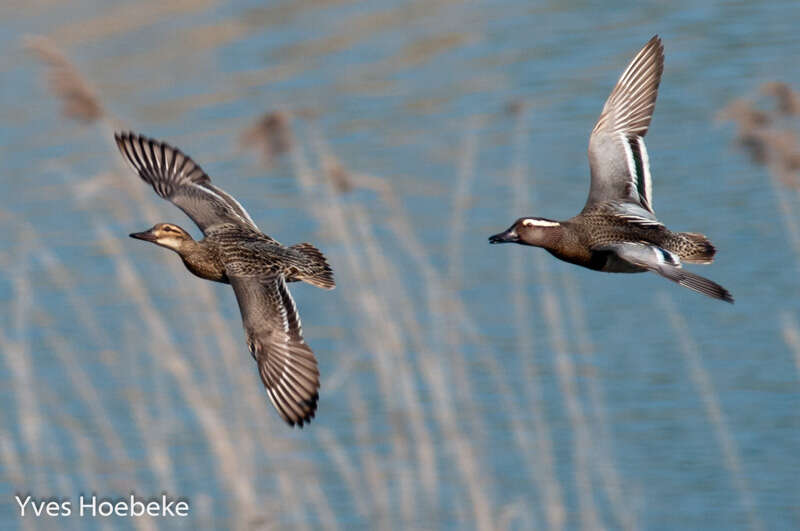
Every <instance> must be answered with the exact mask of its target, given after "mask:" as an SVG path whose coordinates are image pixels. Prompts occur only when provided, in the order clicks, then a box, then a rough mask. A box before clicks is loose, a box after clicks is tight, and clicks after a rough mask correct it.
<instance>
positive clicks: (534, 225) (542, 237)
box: [489, 218, 561, 247]
mask: <svg viewBox="0 0 800 531" xmlns="http://www.w3.org/2000/svg"><path fill="white" fill-rule="evenodd" d="M560 229H561V223H559V222H558V221H553V220H552V219H545V218H519V219H518V220H517V221H515V222H514V224H513V225H511V227H509V228H508V230H506V231H505V232H501V233H499V234H495V235H494V236H489V243H520V244H523V245H536V246H539V247H542V246H545V245H546V244H547V242H549V241H551V240H552V239H553V237H554V236H556V234H559V233H560V232H561V231H560Z"/></svg>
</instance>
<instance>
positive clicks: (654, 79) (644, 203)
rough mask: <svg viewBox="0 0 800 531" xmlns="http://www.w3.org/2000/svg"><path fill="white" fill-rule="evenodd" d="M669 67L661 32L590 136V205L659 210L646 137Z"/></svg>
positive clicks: (614, 93) (622, 79) (630, 69)
mask: <svg viewBox="0 0 800 531" xmlns="http://www.w3.org/2000/svg"><path fill="white" fill-rule="evenodd" d="M663 70H664V46H663V45H662V44H661V39H659V38H658V35H656V36H655V37H653V38H652V39H650V41H649V42H648V43H647V44H646V45H645V46H644V48H642V49H641V51H639V53H638V54H636V57H634V58H633V61H631V63H630V64H629V65H628V68H626V69H625V72H623V73H622V76H621V77H620V78H619V81H618V82H617V85H616V86H615V87H614V90H612V91H611V95H610V96H609V97H608V100H607V101H606V104H605V105H604V106H603V112H602V113H601V114H600V118H598V120H597V123H596V124H595V126H594V129H593V130H592V134H591V136H590V137H589V168H590V169H591V173H592V184H591V187H590V189H589V198H588V199H587V200H586V206H585V207H584V208H585V209H586V208H588V207H590V206H592V205H594V204H596V203H602V202H606V201H623V202H630V203H634V204H636V205H639V206H641V207H642V208H644V209H645V210H646V211H648V212H650V213H651V214H653V199H652V187H653V186H652V181H651V178H650V162H649V160H648V157H647V148H646V147H645V145H644V136H645V135H646V134H647V128H648V127H649V126H650V118H651V117H652V116H653V109H654V108H655V105H656V96H657V94H658V84H659V82H660V81H661V73H662V71H663Z"/></svg>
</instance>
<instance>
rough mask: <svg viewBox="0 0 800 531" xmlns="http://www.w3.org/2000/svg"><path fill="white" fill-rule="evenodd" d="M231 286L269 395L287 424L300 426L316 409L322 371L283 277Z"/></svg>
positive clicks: (236, 281)
mask: <svg viewBox="0 0 800 531" xmlns="http://www.w3.org/2000/svg"><path fill="white" fill-rule="evenodd" d="M230 282H231V286H233V291H234V292H235V293H236V300H237V301H238V302H239V310H240V311H241V314H242V323H243V325H244V330H245V334H246V335H247V346H248V348H249V349H250V353H251V354H252V355H253V358H255V360H256V363H258V372H259V373H260V375H261V381H262V382H264V386H265V387H266V388H267V395H268V396H269V399H270V401H271V402H272V405H274V406H275V409H277V410H278V413H280V415H281V417H282V418H283V420H285V421H286V422H287V423H288V424H289V425H290V426H294V425H295V424H298V425H299V426H301V427H302V426H303V423H304V422H305V423H308V422H310V421H311V419H312V418H313V417H314V413H315V412H316V410H317V401H318V399H319V370H318V369H317V360H316V359H315V358H314V353H313V352H312V351H311V349H310V348H309V347H308V345H306V343H305V341H303V329H302V327H301V325H300V316H299V315H298V313H297V307H296V306H295V304H294V300H292V296H291V295H290V294H289V290H288V289H287V288H286V283H285V282H284V280H283V277H282V276H277V277H274V278H272V279H270V280H267V281H265V280H260V279H256V278H239V277H235V276H234V277H230Z"/></svg>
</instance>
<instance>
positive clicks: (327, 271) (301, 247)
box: [292, 243, 336, 289]
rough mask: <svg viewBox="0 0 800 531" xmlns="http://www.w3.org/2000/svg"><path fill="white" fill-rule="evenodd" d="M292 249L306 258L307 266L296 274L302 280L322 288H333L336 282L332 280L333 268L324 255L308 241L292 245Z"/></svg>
mask: <svg viewBox="0 0 800 531" xmlns="http://www.w3.org/2000/svg"><path fill="white" fill-rule="evenodd" d="M292 249H294V250H295V251H298V252H300V253H301V254H302V255H303V256H305V257H306V258H307V259H308V264H307V267H306V268H304V269H303V270H302V271H300V273H299V274H298V275H297V278H298V279H300V280H302V281H303V282H308V283H309V284H311V285H312V286H316V287H318V288H322V289H333V288H335V287H336V282H335V281H334V280H333V270H332V269H331V266H330V265H328V261H327V260H326V259H325V255H324V254H322V252H321V251H320V250H319V249H317V248H316V247H314V246H313V245H311V244H310V243H298V244H297V245H292Z"/></svg>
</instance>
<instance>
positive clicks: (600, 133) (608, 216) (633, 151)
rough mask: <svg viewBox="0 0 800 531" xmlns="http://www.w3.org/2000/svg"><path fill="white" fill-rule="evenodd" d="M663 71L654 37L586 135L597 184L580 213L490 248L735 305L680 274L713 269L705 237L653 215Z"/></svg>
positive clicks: (518, 226)
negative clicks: (520, 250) (664, 282)
mask: <svg viewBox="0 0 800 531" xmlns="http://www.w3.org/2000/svg"><path fill="white" fill-rule="evenodd" d="M663 70H664V47H663V45H662V44H661V39H659V37H658V35H656V36H654V37H653V38H652V39H650V41H649V42H648V43H647V44H646V45H645V46H644V48H642V50H641V51H640V52H639V53H638V54H636V57H634V58H633V61H631V63H630V64H629V65H628V68H627V69H625V71H624V72H623V73H622V76H621V77H620V79H619V81H618V82H617V85H616V87H614V90H612V91H611V95H610V96H609V97H608V100H607V101H606V104H605V106H603V112H602V113H601V114H600V118H599V119H598V120H597V123H596V124H595V126H594V129H593V130H592V134H591V136H590V137H589V168H590V170H591V175H592V182H591V186H590V189H589V198H588V199H587V201H586V205H585V206H584V207H583V210H582V211H581V212H580V214H578V215H577V216H575V217H573V218H572V219H569V220H567V221H553V220H550V219H546V218H538V217H525V218H520V219H518V220H517V221H516V222H515V223H514V224H513V225H512V226H511V227H510V228H509V229H508V230H506V231H505V232H502V233H500V234H495V235H494V236H491V237H490V238H489V242H490V243H506V242H513V243H519V244H523V245H532V246H535V247H543V248H544V249H546V250H547V251H549V252H550V253H551V254H552V255H553V256H555V257H556V258H559V259H561V260H564V261H566V262H570V263H573V264H577V265H579V266H583V267H587V268H589V269H594V270H596V271H607V272H612V273H639V272H643V271H653V272H655V273H658V274H659V275H661V276H663V277H666V278H668V279H669V280H672V281H673V282H677V283H678V284H680V285H682V286H685V287H687V288H690V289H693V290H695V291H698V292H700V293H703V294H704V295H708V296H709V297H713V298H715V299H720V300H723V301H727V302H730V303H732V302H733V297H732V296H731V294H730V293H729V292H728V290H726V289H725V288H723V287H722V286H720V285H719V284H717V283H715V282H712V281H711V280H708V279H707V278H703V277H701V276H698V275H695V274H693V273H689V272H688V271H684V270H683V269H681V261H683V262H687V263H692V264H710V263H711V262H712V261H713V259H714V253H715V249H714V246H713V245H711V242H710V241H709V240H708V239H707V238H706V237H705V236H704V235H702V234H697V233H693V232H672V231H670V230H669V229H667V228H666V227H665V226H664V225H663V224H662V223H661V222H660V221H658V220H657V219H656V216H655V213H654V212H653V200H652V183H651V179H650V165H649V161H648V158H647V149H646V148H645V145H644V138H643V137H644V136H645V134H646V133H647V128H648V126H649V125H650V118H651V116H652V115H653V109H654V108H655V102H656V95H657V93H658V84H659V82H660V80H661V73H662V71H663Z"/></svg>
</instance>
